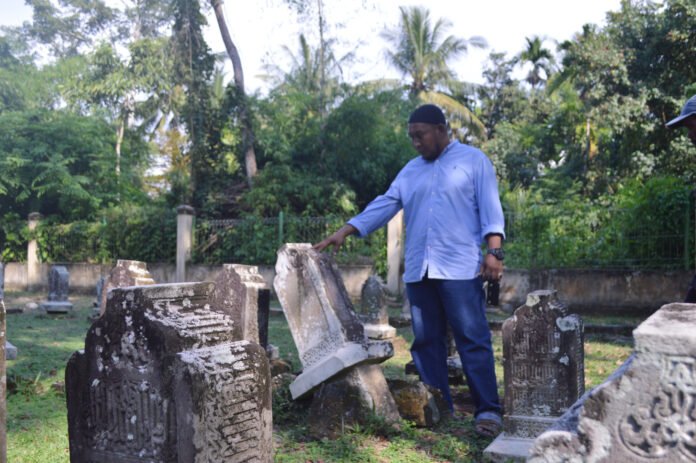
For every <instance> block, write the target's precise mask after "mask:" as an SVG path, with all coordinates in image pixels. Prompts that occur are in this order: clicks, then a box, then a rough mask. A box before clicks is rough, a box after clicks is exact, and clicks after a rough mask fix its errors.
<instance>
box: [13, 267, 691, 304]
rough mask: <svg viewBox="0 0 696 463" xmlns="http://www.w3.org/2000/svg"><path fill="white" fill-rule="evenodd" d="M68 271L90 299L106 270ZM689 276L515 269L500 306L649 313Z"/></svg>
mask: <svg viewBox="0 0 696 463" xmlns="http://www.w3.org/2000/svg"><path fill="white" fill-rule="evenodd" d="M62 265H65V266H66V267H67V268H68V271H69V272H70V291H71V292H73V293H81V294H95V293H96V289H95V288H96V284H97V281H98V280H99V277H101V276H103V275H108V273H109V271H110V269H111V267H110V266H108V265H97V264H62ZM50 268H51V266H50V265H49V264H42V265H41V284H40V285H41V286H40V291H46V292H48V272H49V270H50ZM148 269H149V270H150V273H151V274H152V277H153V278H154V280H155V281H156V282H158V283H173V282H175V275H176V266H175V265H174V264H158V263H154V264H148ZM339 269H340V271H341V276H342V277H343V282H344V284H345V285H346V290H347V291H348V294H349V295H350V297H351V298H353V299H357V298H359V297H360V290H361V289H362V285H363V283H364V282H365V280H366V279H367V277H368V276H370V274H371V272H372V266H370V265H352V266H348V265H342V266H339ZM219 271H220V266H219V265H189V266H187V268H186V273H187V276H188V280H189V281H211V280H214V279H215V277H216V276H217V273H218V272H219ZM259 272H260V273H261V274H262V275H263V277H264V278H265V280H266V282H267V283H268V285H269V287H270V288H271V289H272V288H273V278H274V276H275V270H274V268H273V267H272V266H260V267H259ZM692 275H693V271H685V270H681V271H636V272H630V271H618V270H573V269H564V270H537V271H530V270H519V269H506V270H505V275H504V277H503V280H502V283H501V287H500V303H501V306H502V308H503V309H504V310H506V311H509V312H512V311H513V310H514V309H515V308H517V307H519V306H520V305H522V304H524V301H525V299H526V297H527V294H528V293H530V292H531V291H533V290H536V289H555V290H557V291H558V294H559V297H560V298H561V300H562V301H564V302H565V303H566V304H567V305H568V307H569V308H570V310H572V311H573V312H576V313H605V314H606V313H613V314H621V313H630V314H634V315H638V314H650V313H652V312H654V311H655V310H657V309H659V308H660V307H661V306H662V305H664V304H668V303H670V302H678V301H683V300H684V295H685V294H686V288H687V287H688V285H689V282H690V281H691V278H692ZM26 288H27V268H26V264H19V263H12V262H10V263H7V264H5V290H6V291H25V290H26Z"/></svg>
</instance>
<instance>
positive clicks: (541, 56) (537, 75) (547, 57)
mask: <svg viewBox="0 0 696 463" xmlns="http://www.w3.org/2000/svg"><path fill="white" fill-rule="evenodd" d="M525 40H526V42H527V46H526V48H525V49H524V50H523V51H522V52H521V53H520V54H519V63H520V65H521V66H524V65H525V64H526V63H530V64H531V65H532V69H531V70H530V71H529V73H528V74H527V79H526V80H527V82H529V85H531V86H532V89H535V88H536V87H537V85H541V84H542V83H543V82H545V81H546V80H548V78H549V76H550V75H551V72H552V71H553V65H554V62H555V60H554V58H553V54H552V53H551V51H550V50H549V49H548V48H544V42H543V39H541V38H540V37H539V36H538V35H535V36H534V37H532V38H531V39H530V38H529V37H525ZM542 71H543V75H542Z"/></svg>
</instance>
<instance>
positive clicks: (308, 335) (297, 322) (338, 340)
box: [273, 244, 398, 435]
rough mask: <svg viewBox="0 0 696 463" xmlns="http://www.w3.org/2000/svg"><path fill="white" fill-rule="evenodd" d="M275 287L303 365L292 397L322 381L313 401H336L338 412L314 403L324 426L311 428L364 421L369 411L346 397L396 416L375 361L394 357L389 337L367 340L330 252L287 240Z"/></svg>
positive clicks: (384, 414)
mask: <svg viewBox="0 0 696 463" xmlns="http://www.w3.org/2000/svg"><path fill="white" fill-rule="evenodd" d="M273 286H274V288H275V291H276V294H277V295H278V300H279V301H280V303H281V306H282V307H283V312H284V313H285V316H286V318H287V320H288V325H289V327H290V331H291V333H292V336H293V339H294V341H295V345H296V346H297V350H298V352H299V355H300V360H301V362H302V366H303V368H304V370H303V372H302V373H301V374H300V375H299V376H298V377H297V378H296V379H295V381H294V382H293V383H292V384H290V393H291V395H292V397H293V398H295V399H296V398H299V397H302V396H304V395H305V394H308V393H310V392H311V391H313V390H314V389H315V388H316V387H317V386H320V385H321V387H320V388H319V390H318V391H317V393H316V394H315V396H314V403H315V404H328V403H333V404H334V407H333V408H332V410H334V412H335V413H326V412H322V410H323V408H322V406H316V405H315V406H313V408H312V409H311V410H310V421H314V420H313V418H312V416H314V418H317V420H318V421H319V422H321V423H322V424H321V425H318V426H313V425H312V424H311V423H310V428H313V429H314V430H318V431H320V432H324V431H325V432H326V433H327V434H328V435H331V434H332V433H333V432H334V431H335V430H336V425H337V424H338V426H340V424H341V423H342V422H343V423H348V424H350V423H351V422H354V420H358V421H359V420H360V418H361V416H362V415H365V413H358V412H354V411H353V410H354V407H355V405H356V404H355V403H354V401H353V402H350V403H348V402H347V401H346V400H347V398H351V399H355V398H359V399H360V400H359V401H358V404H359V406H360V407H361V409H362V410H363V411H366V410H370V411H371V412H372V413H376V414H377V415H380V416H382V417H384V418H385V419H387V420H393V419H397V418H398V411H397V408H396V404H395V403H394V399H393V397H392V396H391V393H390V392H389V388H388V386H387V383H386V380H385V378H384V375H383V374H382V371H381V369H380V368H379V367H378V366H377V365H370V363H377V362H381V361H384V360H386V359H387V358H389V357H390V356H391V355H393V347H392V346H391V344H390V343H385V342H384V341H381V342H380V341H376V342H375V343H368V341H367V338H366V337H365V333H364V331H363V326H362V324H361V323H360V320H359V319H358V316H357V314H356V313H355V312H354V310H353V307H352V304H351V302H350V298H349V296H348V293H347V291H346V289H345V286H344V285H343V280H342V279H341V277H340V274H339V273H338V268H337V267H336V264H335V263H334V262H333V259H332V258H331V257H330V255H328V254H322V253H319V252H316V251H314V250H313V249H312V247H311V245H309V244H285V245H284V246H283V247H281V248H280V250H278V260H277V262H276V277H275V280H274V282H273ZM387 344H388V348H385V345H387ZM312 410H314V412H315V413H311V412H312ZM326 419H329V420H330V423H328V422H326V421H325V420H326Z"/></svg>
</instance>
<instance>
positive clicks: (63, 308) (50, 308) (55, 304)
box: [39, 301, 73, 313]
mask: <svg viewBox="0 0 696 463" xmlns="http://www.w3.org/2000/svg"><path fill="white" fill-rule="evenodd" d="M39 307H40V308H41V309H42V310H45V311H46V313H69V312H72V309H73V305H72V302H67V301H43V302H42V303H41V304H40V306H39Z"/></svg>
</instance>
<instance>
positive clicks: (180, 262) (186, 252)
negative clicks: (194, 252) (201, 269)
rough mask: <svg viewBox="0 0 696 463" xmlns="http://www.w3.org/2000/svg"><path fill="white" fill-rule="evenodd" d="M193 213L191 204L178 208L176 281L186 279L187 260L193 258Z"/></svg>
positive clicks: (179, 281)
mask: <svg viewBox="0 0 696 463" xmlns="http://www.w3.org/2000/svg"><path fill="white" fill-rule="evenodd" d="M193 215H194V210H193V208H192V207H191V206H185V205H182V206H179V207H177V208H176V281H177V282H178V283H181V282H183V281H186V262H188V261H189V260H190V259H191V247H192V245H193Z"/></svg>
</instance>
